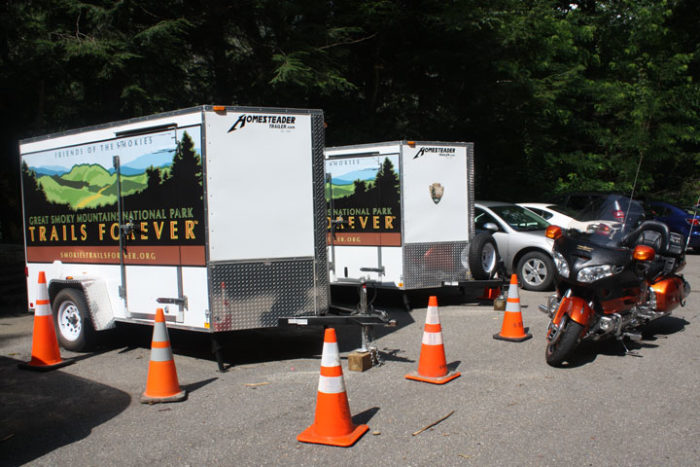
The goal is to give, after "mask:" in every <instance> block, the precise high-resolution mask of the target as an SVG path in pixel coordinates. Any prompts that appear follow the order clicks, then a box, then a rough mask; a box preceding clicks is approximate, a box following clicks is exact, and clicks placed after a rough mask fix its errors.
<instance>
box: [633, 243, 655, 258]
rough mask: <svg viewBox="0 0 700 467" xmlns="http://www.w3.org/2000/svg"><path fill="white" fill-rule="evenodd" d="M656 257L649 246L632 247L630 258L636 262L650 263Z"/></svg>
mask: <svg viewBox="0 0 700 467" xmlns="http://www.w3.org/2000/svg"><path fill="white" fill-rule="evenodd" d="M655 256H656V251H654V249H653V248H652V247H650V246H646V245H637V246H636V247H634V252H633V253H632V257H633V258H634V259H635V260H637V261H651V260H652V259H654V257H655Z"/></svg>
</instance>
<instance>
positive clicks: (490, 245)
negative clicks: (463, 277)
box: [469, 232, 498, 280]
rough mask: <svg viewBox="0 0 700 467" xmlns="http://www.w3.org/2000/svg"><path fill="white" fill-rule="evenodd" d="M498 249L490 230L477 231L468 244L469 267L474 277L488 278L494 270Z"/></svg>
mask: <svg viewBox="0 0 700 467" xmlns="http://www.w3.org/2000/svg"><path fill="white" fill-rule="evenodd" d="M497 263H498V249H497V248H496V240H494V239H493V235H491V233H490V232H479V233H478V234H476V235H475V236H474V240H473V241H472V242H471V245H470V246H469V269H470V270H471V272H472V277H474V279H479V280H484V279H490V278H491V276H492V275H493V273H494V272H495V271H496V264H497Z"/></svg>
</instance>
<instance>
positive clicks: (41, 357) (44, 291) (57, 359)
mask: <svg viewBox="0 0 700 467" xmlns="http://www.w3.org/2000/svg"><path fill="white" fill-rule="evenodd" d="M38 283H39V292H38V294H37V299H36V308H35V310H34V331H33V335H32V359H31V360H30V361H29V362H27V363H20V364H18V366H19V367H20V368H22V369H24V370H39V371H47V370H53V369H55V368H60V367H62V366H66V365H70V364H71V363H73V360H71V359H67V360H62V359H61V352H60V351H59V350H58V340H57V339H56V327H55V326H54V322H53V313H52V312H51V305H50V304H49V289H48V287H47V286H46V274H45V273H44V271H39V281H38Z"/></svg>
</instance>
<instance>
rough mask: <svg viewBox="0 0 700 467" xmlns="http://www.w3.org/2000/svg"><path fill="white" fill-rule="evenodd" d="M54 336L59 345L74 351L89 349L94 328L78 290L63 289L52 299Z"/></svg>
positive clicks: (81, 294) (92, 341) (92, 339)
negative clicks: (54, 325)
mask: <svg viewBox="0 0 700 467" xmlns="http://www.w3.org/2000/svg"><path fill="white" fill-rule="evenodd" d="M53 319H54V323H55V324H56V337H57V338H58V342H59V344H61V347H63V348H64V349H67V350H72V351H75V352H82V351H85V350H89V349H90V347H91V346H92V345H93V343H94V338H95V328H94V326H93V325H92V319H91V318H90V312H89V310H88V307H87V302H86V301H85V296H84V295H83V293H82V292H81V291H80V290H76V289H63V290H61V291H60V292H58V294H56V298H54V300H53Z"/></svg>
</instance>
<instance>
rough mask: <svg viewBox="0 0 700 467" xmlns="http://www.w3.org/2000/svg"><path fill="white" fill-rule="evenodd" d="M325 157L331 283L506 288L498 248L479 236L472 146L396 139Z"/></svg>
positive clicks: (329, 152)
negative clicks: (499, 268)
mask: <svg viewBox="0 0 700 467" xmlns="http://www.w3.org/2000/svg"><path fill="white" fill-rule="evenodd" d="M325 156H326V163H325V167H326V201H327V203H328V213H327V217H326V222H327V228H328V239H327V243H328V248H329V260H330V277H331V284H333V285H336V284H337V285H343V284H348V283H355V282H358V281H359V282H371V283H373V284H375V285H377V286H379V287H384V288H392V289H399V290H410V289H426V288H435V287H452V286H460V287H474V288H494V289H495V288H497V287H498V286H499V285H500V284H501V282H502V278H501V280H493V278H494V276H495V274H496V270H497V268H496V263H497V251H496V248H495V242H493V239H492V238H491V237H490V235H489V234H488V233H486V232H484V233H483V234H481V233H480V234H479V235H477V233H476V232H475V230H474V146H473V143H454V142H452V143H449V142H436V141H429V142H426V141H393V142H382V143H375V144H361V145H353V146H342V147H328V148H326V150H325ZM475 238H478V241H474V239H475ZM477 270H478V271H477ZM475 278H478V279H479V280H474V279H475Z"/></svg>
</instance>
